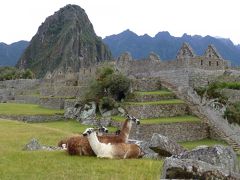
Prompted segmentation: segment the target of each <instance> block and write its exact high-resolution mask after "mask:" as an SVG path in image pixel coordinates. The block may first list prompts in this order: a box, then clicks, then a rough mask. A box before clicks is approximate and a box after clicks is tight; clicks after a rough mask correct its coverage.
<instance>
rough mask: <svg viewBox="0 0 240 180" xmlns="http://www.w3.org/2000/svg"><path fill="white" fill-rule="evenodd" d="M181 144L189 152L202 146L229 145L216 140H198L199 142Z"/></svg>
mask: <svg viewBox="0 0 240 180" xmlns="http://www.w3.org/2000/svg"><path fill="white" fill-rule="evenodd" d="M180 144H181V145H182V146H183V147H185V148H186V149H189V150H191V149H193V148H195V147H197V146H200V145H206V146H214V145H216V144H221V145H225V146H227V143H225V142H224V141H220V140H214V139H202V140H198V141H188V142H180Z"/></svg>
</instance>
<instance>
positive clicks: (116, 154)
mask: <svg viewBox="0 0 240 180" xmlns="http://www.w3.org/2000/svg"><path fill="white" fill-rule="evenodd" d="M83 136H87V138H88V141H89V144H90V146H91V148H92V150H93V151H94V153H95V154H96V155H97V157H100V158H110V159H114V158H118V159H129V158H139V157H142V156H143V152H142V151H141V149H140V147H139V146H138V145H136V144H127V143H112V144H111V143H108V144H105V143H101V142H100V141H99V137H98V136H97V133H96V129H94V128H87V129H86V130H85V132H84V133H83Z"/></svg>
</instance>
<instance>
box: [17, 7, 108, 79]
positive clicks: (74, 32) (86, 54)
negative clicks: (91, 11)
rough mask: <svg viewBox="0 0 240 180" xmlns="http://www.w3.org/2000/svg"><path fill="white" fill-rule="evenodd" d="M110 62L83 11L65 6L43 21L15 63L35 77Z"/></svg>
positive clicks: (103, 46)
mask: <svg viewBox="0 0 240 180" xmlns="http://www.w3.org/2000/svg"><path fill="white" fill-rule="evenodd" d="M109 59H111V53H110V51H109V50H108V48H107V47H106V46H105V45H104V44H103V43H102V39H101V38H100V37H98V36H97V35H96V34H95V32H94V29H93V25H92V23H91V22H90V20H89V19H88V16H87V14H86V13H85V11H84V9H82V8H81V7H79V6H77V5H67V6H65V7H63V8H61V9H60V10H59V11H57V12H55V13H54V14H53V15H52V16H49V17H48V18H46V20H45V22H44V23H42V25H41V26H40V27H39V28H38V31H37V33H36V34H35V35H34V37H33V38H32V40H31V42H30V45H29V46H28V48H27V49H26V50H25V51H24V53H23V55H22V56H21V58H20V59H19V61H18V63H17V67H19V68H30V69H31V70H32V71H33V72H34V73H35V74H36V76H37V77H43V76H44V75H45V74H46V72H48V71H50V72H53V71H54V70H55V69H62V70H63V71H66V70H67V69H68V68H71V69H72V70H73V71H78V70H79V68H80V67H85V66H90V65H92V64H95V63H97V62H100V61H103V60H109Z"/></svg>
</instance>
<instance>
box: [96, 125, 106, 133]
mask: <svg viewBox="0 0 240 180" xmlns="http://www.w3.org/2000/svg"><path fill="white" fill-rule="evenodd" d="M98 132H100V133H108V128H106V127H105V126H100V127H99V128H98Z"/></svg>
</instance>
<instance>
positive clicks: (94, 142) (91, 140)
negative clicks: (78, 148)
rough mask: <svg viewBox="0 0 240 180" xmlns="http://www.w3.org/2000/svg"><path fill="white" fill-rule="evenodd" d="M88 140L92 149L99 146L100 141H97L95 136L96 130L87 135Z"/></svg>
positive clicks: (95, 149) (94, 149) (96, 148)
mask: <svg viewBox="0 0 240 180" xmlns="http://www.w3.org/2000/svg"><path fill="white" fill-rule="evenodd" d="M88 141H89V144H90V146H91V147H92V150H93V151H94V152H95V154H96V151H97V150H98V149H99V148H100V147H101V143H100V142H99V140H98V138H97V133H96V132H92V133H91V134H90V135H89V136H88Z"/></svg>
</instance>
